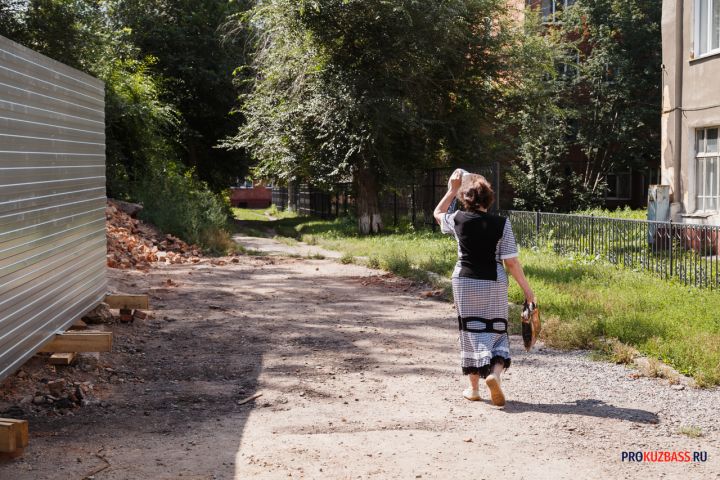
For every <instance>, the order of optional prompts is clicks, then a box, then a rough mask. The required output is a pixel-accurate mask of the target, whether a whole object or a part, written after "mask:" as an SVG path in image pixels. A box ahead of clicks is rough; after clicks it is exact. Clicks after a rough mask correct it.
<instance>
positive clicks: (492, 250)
mask: <svg viewBox="0 0 720 480" xmlns="http://www.w3.org/2000/svg"><path fill="white" fill-rule="evenodd" d="M505 222H506V219H505V218H504V217H498V216H497V215H491V214H489V213H483V212H478V213H475V212H458V213H457V214H456V215H455V233H456V234H457V238H458V244H459V245H460V276H461V277H468V278H476V279H479V280H495V281H497V264H498V262H497V259H496V257H495V254H496V252H497V244H498V242H499V241H500V239H501V238H502V236H503V231H504V229H505Z"/></svg>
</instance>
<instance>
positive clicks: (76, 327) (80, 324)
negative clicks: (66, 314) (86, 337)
mask: <svg viewBox="0 0 720 480" xmlns="http://www.w3.org/2000/svg"><path fill="white" fill-rule="evenodd" d="M85 329H87V323H85V322H83V321H82V320H78V321H76V322H75V323H73V324H72V325H70V328H69V329H68V330H85Z"/></svg>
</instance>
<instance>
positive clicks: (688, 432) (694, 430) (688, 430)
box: [678, 425, 705, 438]
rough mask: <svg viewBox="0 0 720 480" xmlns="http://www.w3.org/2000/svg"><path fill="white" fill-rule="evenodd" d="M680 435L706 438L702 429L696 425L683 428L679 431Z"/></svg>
mask: <svg viewBox="0 0 720 480" xmlns="http://www.w3.org/2000/svg"><path fill="white" fill-rule="evenodd" d="M678 433H679V434H681V435H685V436H686V437H690V438H700V437H703V436H705V434H704V433H703V431H702V429H701V428H700V427H696V426H695V425H685V426H682V427H680V428H679V429H678Z"/></svg>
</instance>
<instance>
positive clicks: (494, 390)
mask: <svg viewBox="0 0 720 480" xmlns="http://www.w3.org/2000/svg"><path fill="white" fill-rule="evenodd" d="M504 368H505V365H504V362H495V363H494V364H493V366H492V368H491V372H492V373H491V374H490V375H488V376H487V378H486V379H485V384H486V385H487V386H488V388H489V389H490V400H492V403H493V405H496V406H498V407H502V406H503V405H505V394H504V393H503V391H502V388H501V387H500V375H501V374H502V371H503V369H504Z"/></svg>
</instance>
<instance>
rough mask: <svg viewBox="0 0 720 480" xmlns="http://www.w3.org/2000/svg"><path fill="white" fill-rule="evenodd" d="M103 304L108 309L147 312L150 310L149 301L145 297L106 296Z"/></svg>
mask: <svg viewBox="0 0 720 480" xmlns="http://www.w3.org/2000/svg"><path fill="white" fill-rule="evenodd" d="M105 303H107V304H108V307H110V308H113V309H116V310H119V309H121V308H122V309H127V310H134V309H140V310H148V309H149V308H150V300H149V299H148V296H147V295H107V296H106V297H105Z"/></svg>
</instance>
